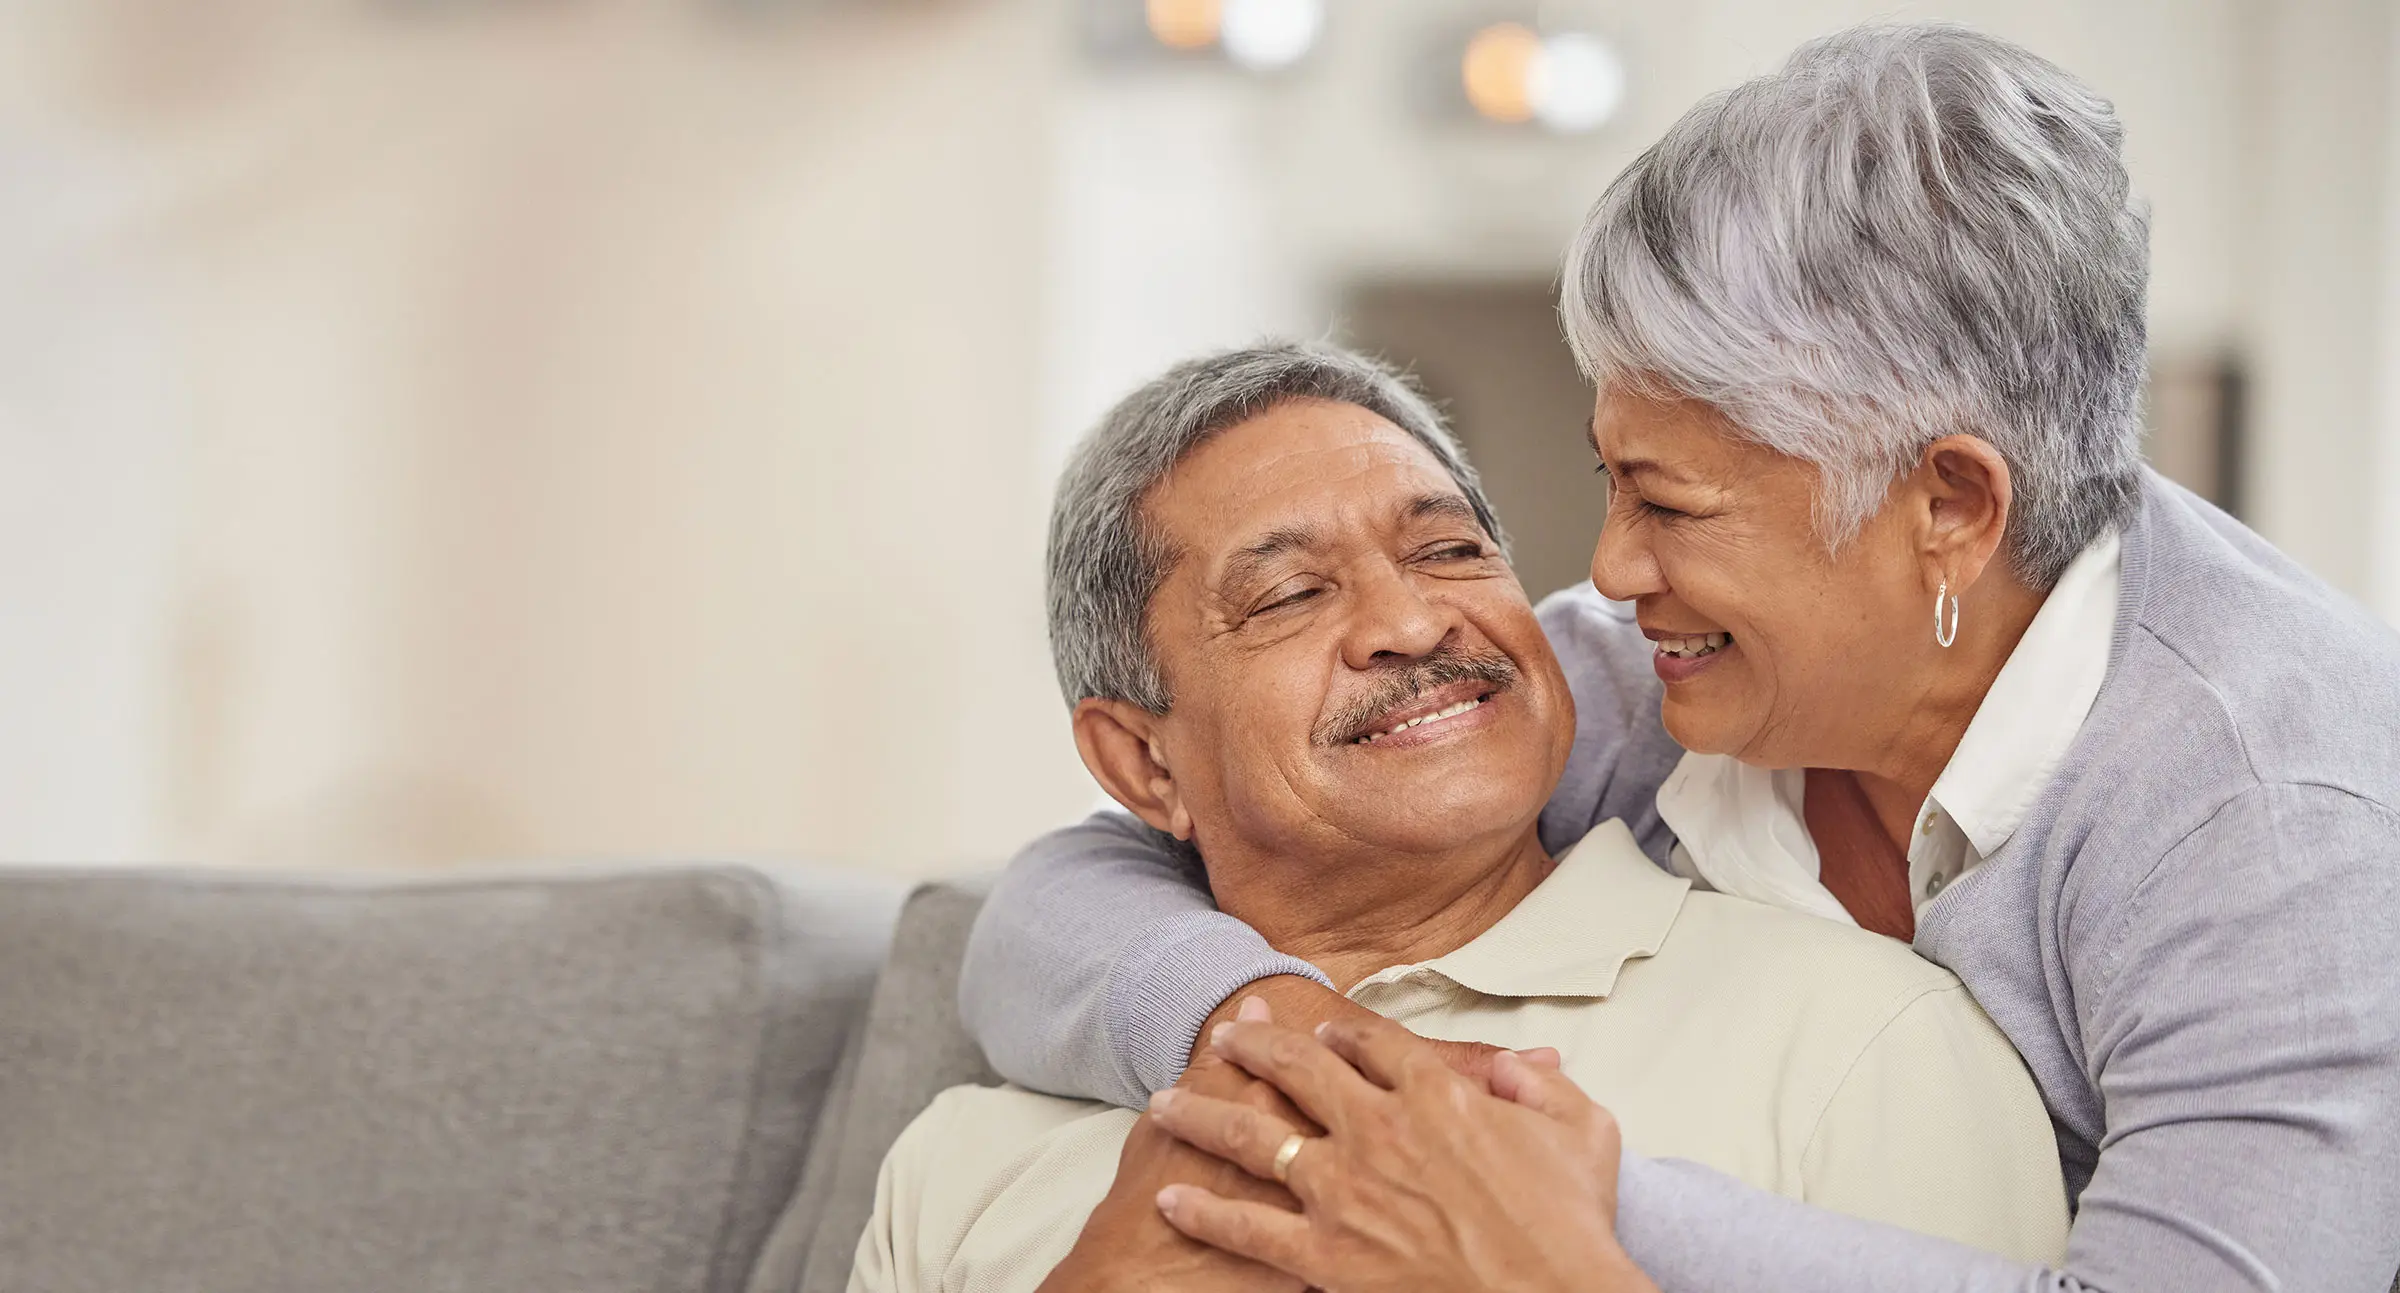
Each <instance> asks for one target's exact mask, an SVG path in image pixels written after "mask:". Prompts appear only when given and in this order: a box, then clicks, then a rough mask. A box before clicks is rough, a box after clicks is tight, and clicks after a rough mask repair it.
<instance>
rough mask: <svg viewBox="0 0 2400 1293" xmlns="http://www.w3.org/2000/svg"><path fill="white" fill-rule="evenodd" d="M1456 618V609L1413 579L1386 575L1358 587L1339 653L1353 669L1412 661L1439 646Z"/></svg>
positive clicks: (1395, 573) (1392, 574) (1394, 572)
mask: <svg viewBox="0 0 2400 1293" xmlns="http://www.w3.org/2000/svg"><path fill="white" fill-rule="evenodd" d="M1457 619H1458V616H1457V612H1456V611H1455V610H1453V609H1452V608H1450V607H1449V606H1447V605H1445V604H1444V603H1442V602H1440V601H1437V600H1435V599H1432V598H1429V597H1427V596H1425V594H1424V592H1423V590H1421V589H1419V588H1418V587H1417V584H1416V581H1414V580H1412V579H1410V578H1409V577H1408V576H1407V575H1405V574H1403V573H1401V572H1400V571H1398V570H1389V571H1385V572H1383V573H1381V574H1380V575H1377V576H1375V577H1373V578H1371V579H1369V580H1367V581H1366V582H1365V583H1364V584H1362V585H1361V586H1360V587H1359V590H1358V606H1357V611H1356V613H1355V614H1354V615H1353V616H1352V618H1351V623H1350V632H1349V633H1348V635H1347V636H1346V637H1345V639H1344V641H1343V644H1342V655H1343V658H1344V660H1345V662H1346V663H1348V664H1349V666H1350V667H1351V668H1353V669H1372V668H1374V667H1375V666H1376V665H1378V664H1382V663H1388V661H1389V659H1390V658H1391V657H1393V656H1399V657H1403V658H1408V659H1414V658H1415V657H1417V656H1421V655H1426V654H1429V653H1431V652H1432V651H1433V649H1434V648H1435V647H1438V646H1440V645H1441V644H1442V641H1443V639H1445V638H1447V637H1449V636H1450V631H1451V630H1452V629H1454V628H1456V627H1457Z"/></svg>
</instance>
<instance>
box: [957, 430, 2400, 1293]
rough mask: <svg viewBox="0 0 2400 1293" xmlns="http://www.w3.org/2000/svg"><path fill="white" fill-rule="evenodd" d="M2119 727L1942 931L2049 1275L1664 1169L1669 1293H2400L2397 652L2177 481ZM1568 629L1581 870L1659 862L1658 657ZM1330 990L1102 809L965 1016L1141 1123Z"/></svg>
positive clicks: (2135, 633) (1547, 613)
mask: <svg viewBox="0 0 2400 1293" xmlns="http://www.w3.org/2000/svg"><path fill="white" fill-rule="evenodd" d="M2122 599H2123V600H2122V603H2121V605H2120V608H2119V611H2118V617H2117V629H2116V640H2115V642H2114V643H2113V644H2112V646H2111V648H2110V653H2109V671H2108V678H2107V681H2106V683H2105V684H2104V685H2103V686H2102V688H2101V690H2100V697H2099V700H2098V701H2097V702H2096V703H2095V704H2094V706H2093V708H2092V713H2091V717H2090V718H2089V719H2087V720H2086V721H2085V723H2084V726H2083V730H2082V732H2081V733H2080V734H2079V735H2078V736H2077V738H2076V741H2075V744H2074V746H2073V747H2072V749H2071V750H2070V751H2069V753H2068V755H2067V758H2066V760H2065V762H2064V763H2063V765H2062V766H2061V767H2060V769H2059V771H2058V774H2057V776H2056V777H2055V779H2054V780H2053V781H2052V782H2051V784H2050V785H2048V786H2047V787H2045V788H2043V790H2042V791H2041V794H2040V798H2039V799H2038V800H2037V801H2036V803H2035V805H2034V807H2033V809H2032V811H2031V812H2030V813H2029V814H2028V815H2027V817H2026V819H2025V822H2024V824H2023V825H2022V826H2020V827H2019V828H2018V830H2017V833H2016V834H2015V836H2014V837H2012V838H2011V839H2010V840H2009V841H2008V843H2007V844H2006V845H2005V846H2004V847H2002V848H2001V850H2000V851H1999V852H1998V853H1997V854H1996V855H1994V856H1993V857H1992V858H1991V859H1989V860H1988V861H1986V862H1984V863H1983V864H1982V865H1981V866H1979V867H1977V868H1976V869H1975V870H1973V871H1972V872H1970V873H1968V875H1967V876H1966V877H1965V878H1964V879H1962V880H1961V881H1960V882H1959V883H1957V884H1955V885H1953V886H1952V887H1951V888H1950V889H1949V890H1948V891H1947V892H1945V893H1944V894H1942V896H1941V897H1940V898H1938V899H1936V900H1935V901H1934V903H1933V904H1932V905H1931V906H1930V907H1928V908H1927V909H1926V910H1925V911H1924V913H1923V914H1922V916H1921V917H1920V919H1919V921H1918V926H1917V941H1916V948H1917V951H1918V952H1920V953H1922V954H1923V955H1925V956H1926V957H1928V958H1929V959H1931V960H1933V961H1935V962H1938V963H1940V964H1942V965H1944V966H1947V967H1949V968H1950V969H1951V970H1952V971H1954V972H1956V973H1957V974H1958V976H1959V977H1960V978H1961V979H1964V980H1965V981H1966V984H1967V986H1968V988H1969V989H1970V990H1972V991H1973V992H1974V994H1975V997H1976V999H1977V1000H1978V1001H1980V1002H1982V1003H1983V1007H1984V1009H1985V1010H1986V1011H1988V1012H1989V1013H1990V1014H1991V1016H1992V1018H1993V1019H1994V1020H1995V1021H1996V1022H1998V1024H1999V1025H2000V1027H2001V1029H2002V1030H2003V1031H2004V1032H2006V1033H2007V1034H2008V1037H2009V1040H2010V1041H2012V1042H2014V1043H2015V1044H2016V1047H2017V1049H2018V1050H2019V1051H2020V1052H2022V1053H2023V1054H2024V1056H2025V1061H2026V1063H2027V1064H2028V1065H2029V1066H2030V1067H2031V1069H2032V1071H2033V1075H2034V1079H2035V1080H2036V1082H2038V1083H2039V1084H2040V1087H2041V1090H2042V1096H2043V1099H2044V1101H2045V1102H2046V1103H2048V1105H2049V1107H2050V1113H2051V1117H2052V1119H2053V1120H2054V1121H2055V1123H2056V1125H2057V1129H2058V1144H2059V1152H2060V1154H2061V1156H2062V1158H2063V1160H2064V1162H2065V1165H2066V1179H2067V1185H2068V1190H2069V1194H2070V1198H2071V1199H2072V1200H2073V1201H2074V1202H2075V1205H2076V1209H2077V1210H2076V1216H2075V1225H2074V1230H2073V1232H2072V1235H2071V1237H2070V1240H2069V1243H2068V1251H2067V1257H2066V1261H2065V1264H2064V1265H2063V1267H2061V1268H2060V1269H2057V1270H2037V1269H2035V1268H2032V1267H2025V1266H2019V1265H2016V1264H2014V1263H2011V1262H2008V1261H2005V1260H2002V1259H2000V1258H1997V1257H1993V1256H1989V1255H1986V1254H1982V1253H1978V1252H1974V1251H1971V1250H1968V1249H1966V1248H1962V1247H1958V1246H1955V1245H1952V1244H1950V1243H1947V1242H1945V1241H1941V1240H1935V1239H1928V1238H1925V1237H1922V1236H1918V1235H1914V1234H1909V1233H1906V1232H1903V1231H1900V1230H1897V1229H1894V1228H1890V1227H1886V1226H1881V1225H1877V1224H1874V1223H1870V1222H1864V1221H1858V1220H1854V1219H1851V1218H1848V1217H1842V1216H1838V1215H1835V1214H1833V1213H1829V1212H1823V1211H1819V1210H1817V1209H1813V1208H1809V1207H1807V1206H1805V1205H1802V1204H1799V1203H1794V1202H1791V1201H1788V1200H1785V1199H1782V1198H1779V1197H1777V1196H1774V1195H1770V1194H1766V1193H1763V1192H1761V1191H1758V1190H1754V1189H1751V1188H1749V1187H1747V1186H1744V1185H1741V1184H1739V1183H1737V1182H1735V1181H1733V1180H1732V1179H1730V1178H1728V1177H1725V1176H1722V1175H1719V1174H1718V1173H1716V1172H1713V1171H1710V1170H1709V1169H1707V1168H1703V1167H1700V1166H1698V1165H1695V1164H1691V1163H1686V1162H1681V1161H1675V1160H1656V1161H1653V1160H1645V1159H1640V1158H1635V1157H1631V1156H1629V1157H1628V1159H1627V1160H1626V1163H1625V1166H1624V1169H1623V1172H1622V1176H1621V1181H1622V1203H1621V1211H1620V1215H1619V1217H1618V1228H1619V1232H1620V1234H1621V1235H1622V1236H1623V1239H1624V1242H1625V1245H1626V1247H1627V1249H1628V1250H1629V1251H1630V1252H1631V1253H1632V1255H1633V1256H1634V1258H1635V1259H1636V1260H1637V1261H1639V1262H1640V1263H1641V1264H1642V1266H1643V1267H1644V1268H1645V1269H1646V1270H1648V1271H1649V1272H1650V1273H1651V1275H1652V1276H1653V1277H1654V1278H1655V1279H1657V1280H1658V1282H1659V1284H1660V1285H1661V1286H1662V1287H1664V1288H1666V1289H1669V1290H1679V1289H1689V1290H1714V1291H1716V1293H1740V1291H1744V1290H1753V1289H1755V1290H1759V1291H1760V1293H1765V1291H1767V1290H1776V1291H1777V1293H1861V1291H1872V1293H1882V1291H1885V1290H1888V1291H1889V1293H1933V1291H1936V1290H1974V1291H1976V1293H1986V1291H1988V1293H2001V1291H2002V1290H2011V1291H2014V1290H2075V1289H2095V1290H2107V1291H2109V1293H2134V1291H2135V1290H2158V1291H2159V1293H2199V1291H2202V1290H2213V1289H2289V1290H2311V1291H2315V1290H2328V1291H2338V1290H2356V1291H2357V1293H2370V1291H2372V1293H2383V1290H2385V1289H2386V1287H2387V1285H2388V1284H2389V1282H2390V1281H2391V1280H2392V1277H2393V1271H2394V1267H2395V1266H2396V1265H2400V640H2396V639H2395V638H2394V636H2393V634H2392V633H2391V632H2390V631H2389V630H2388V629H2387V628H2385V627H2384V626H2383V625H2382V624H2380V623H2377V622H2375V621H2374V620H2372V619H2371V618H2370V617H2369V616H2367V614H2366V613H2365V612H2363V611H2362V610H2361V609H2360V608H2359V607H2358V606H2356V605H2355V604H2353V603H2352V602H2350V601H2348V600H2347V599H2345V598H2343V597H2342V596H2340V595H2339V594H2337V593H2335V592H2333V591H2332V590H2330V589H2328V588H2327V587H2325V586H2324V585H2323V584H2321V583H2319V582H2318V581H2317V580H2315V579H2314V578H2312V577H2310V576H2309V575H2308V574H2307V573H2306V572H2304V571H2302V570H2301V569H2300V568H2299V567H2297V566H2295V565H2294V564H2293V563H2292V562H2290V561H2289V560H2287V559H2286V558H2284V557H2283V556H2282V554H2280V553H2278V552H2276V551H2275V550H2274V549H2273V548H2272V547H2270V546H2269V545H2268V544H2267V543H2266V542H2265V541H2264V540H2261V539H2260V538H2259V537H2258V536H2257V535H2255V534H2253V533H2251V532H2250V531H2249V530H2247V529H2244V528H2243V527H2242V526H2241V525H2240V524H2238V523H2236V522H2235V521H2233V520H2232V519H2231V518H2229V517H2227V516H2225V515H2224V514H2223V513H2221V512H2218V511H2217V510H2216V509H2214V508H2212V507H2210V506H2208V505H2207V504H2206V503H2203V502H2201V501H2200V500H2198V499H2196V498H2194V497H2193V496H2191V495H2190V494H2188V493H2186V492H2184V491H2182V490H2180V489H2178V488H2176V487H2175V486H2173V485H2170V484H2167V483H2166V482H2165V481H2164V480H2162V479H2159V478H2157V477H2156V476H2152V477H2151V478H2150V479H2149V481H2148V482H2147V485H2146V488H2145V490H2144V497H2143V503H2142V508H2141V511H2140V513H2139V515H2138V516H2137V517H2136V519H2135V520H2134V521H2133V522H2132V523H2131V524H2130V525H2129V526H2128V528H2127V529H2126V532H2125V544H2124V579H2123V592H2122ZM1541 618H1542V622H1543V624H1544V626H1545V627H1546V628H1547V630H1548V631H1549V635H1550V640H1551V642H1552V643H1553V644H1554V645H1555V646H1556V648H1557V650H1558V654H1559V657H1560V660H1561V662H1562V663H1563V664H1564V665H1565V668H1566V671H1567V677H1568V679H1569V681H1570V683H1571V684H1572V686H1573V688H1574V693H1575V703H1576V707H1577V714H1578V725H1577V728H1576V733H1575V750H1574V755H1573V757H1572V758H1571V759H1570V760H1569V762H1568V765H1567V772H1566V776H1565V779H1564V780H1563V781H1562V782H1561V783H1560V785H1559V787H1558V791H1557V794H1556V796H1555V797H1554V798H1553V799H1552V800H1551V801H1550V804H1549V806H1548V808H1547V809H1545V810H1544V812H1543V815H1542V822H1541V831H1542V838H1543V840H1544V842H1545V843H1546V844H1548V845H1549V846H1550V847H1551V848H1552V849H1554V850H1555V849H1558V848H1561V847H1563V846H1565V845H1567V844H1570V843H1572V842H1573V841H1574V840H1575V839H1577V838H1579V837H1580V836H1581V835H1582V833H1583V832H1584V831H1585V830H1587V829H1589V828H1590V827H1591V826H1592V825H1593V824H1594V823H1596V822H1599V821H1602V820H1605V819H1607V818H1610V817H1622V818H1624V819H1625V820H1626V821H1627V822H1628V823H1630V824H1631V825H1632V826H1633V828H1634V832H1635V834H1636V835H1637V836H1638V837H1639V838H1640V839H1641V840H1642V842H1643V846H1644V847H1645V848H1646V849H1648V850H1649V852H1650V853H1651V854H1652V856H1653V857H1659V858H1663V857H1664V855H1665V853H1666V850H1667V848H1668V846H1669V844H1670V837H1669V835H1668V833H1667V831H1666V828H1665V826H1664V825H1663V824H1662V823H1661V822H1660V821H1659V818H1658V812H1657V809H1656V806H1655V803H1654V800H1655V797H1656V795H1657V791H1658V786H1659V783H1660V782H1661V781H1662V780H1664V779H1665V777H1666V774H1667V772H1668V770H1669V769H1670V768H1672V767H1673V766H1674V763H1675V760H1676V759H1677V758H1678V757H1679V756H1680V753H1681V752H1680V751H1679V750H1678V749H1677V748H1676V747H1675V745H1674V743H1673V742H1672V741H1671V740H1670V739H1669V738H1668V737H1667V735H1666V733H1665V731H1664V730H1663V729H1662V728H1661V727H1660V725H1659V719H1658V683H1657V681H1656V680H1655V678H1654V676H1653V675H1652V673H1651V669H1650V664H1649V655H1650V650H1649V644H1648V643H1647V642H1646V641H1644V640H1643V639H1642V638H1641V637H1640V636H1639V634H1638V632H1637V631H1636V629H1635V626H1634V625H1633V623H1632V621H1631V614H1630V611H1629V610H1628V608H1626V607H1624V606H1622V605H1618V604H1614V603H1610V602H1607V601H1604V600H1602V599H1601V598H1600V597H1599V596H1598V595H1597V594H1596V593H1594V592H1593V591H1592V590H1591V589H1590V588H1589V587H1584V588H1578V589H1573V590H1569V591H1567V592H1562V593H1559V594H1557V595H1555V596H1553V597H1551V598H1549V599H1548V600H1546V601H1545V602H1544V603H1543V605H1542V608H1541ZM1277 973H1301V974H1307V975H1310V976H1312V977H1317V978H1320V979H1322V977H1323V976H1322V975H1319V974H1318V973H1317V971H1316V970H1315V969H1314V967H1311V966H1308V965H1306V964H1305V963H1302V962H1297V961H1294V960H1292V959H1291V958H1288V957H1284V956H1280V955H1278V954H1276V953H1275V952H1274V951H1272V950H1271V949H1269V948H1268V947H1267V945H1266V943H1265V942H1264V941H1263V940H1261V939H1260V938H1259V937H1258V935H1257V934H1256V933H1254V932H1252V931H1251V930H1250V928H1249V927H1248V926H1246V925H1243V924H1242V923H1241V922H1239V921H1237V920H1235V919H1233V918H1232V917H1229V916H1225V915H1223V914H1221V913H1218V912H1217V911H1216V910H1215V909H1214V908H1213V906H1212V905H1211V903H1210V901H1209V898H1208V894H1207V892H1206V890H1205V889H1204V887H1203V884H1202V877H1201V876H1200V875H1199V873H1198V872H1197V871H1196V870H1194V869H1191V868H1190V867H1188V866H1186V865H1183V864H1179V863H1177V862H1176V861H1174V860H1173V859H1171V858H1170V857H1169V856H1168V855H1167V854H1166V853H1165V852H1164V851H1163V850H1161V849H1159V848H1158V847H1157V846H1156V845H1155V844H1153V843H1152V842H1151V841H1150V840H1149V839H1148V838H1147V837H1146V836H1145V835H1144V834H1143V833H1142V831H1141V830H1140V829H1139V828H1138V827H1136V826H1135V825H1134V824H1133V823H1132V820H1131V819H1130V818H1126V817H1123V816H1121V815H1117V814H1109V813H1103V814H1100V815H1097V816H1095V817H1093V818H1091V819H1090V820H1088V821H1086V822H1084V823H1082V824H1080V825H1077V826H1073V827H1070V828H1068V829H1065V830H1062V831H1058V832H1055V833H1053V834H1051V835H1048V836H1046V837H1044V838H1043V839H1041V840H1039V841H1037V842H1035V843H1034V845H1033V846H1032V847H1030V848H1029V849H1027V850H1026V851H1025V853H1024V854H1023V855H1022V856H1020V857H1019V858H1018V859H1017V860H1016V862H1015V863H1014V864H1013V865H1012V866H1011V867H1010V868H1009V871H1008V874H1007V876H1006V877H1005V878H1004V880H1003V881H1002V882H1001V885H1000V887H999V890H998V892H997V893H995V894H994V895H993V898H992V901H991V903H990V904H989V905H988V906H986V907H985V908H984V911H983V915H982V917H981V919H980V920H979V921H978V923H977V925H976V928H975V935H974V938H973V940H972V942H971V943H970V944H969V946H968V949H967V961H966V967H965V972H964V974H963V976H962V980H961V986H960V1003H961V1005H962V1006H963V1008H964V1010H965V1015H966V1020H967V1026H968V1027H969V1028H970V1029H972V1030H973V1031H974V1032H975V1033H976V1035H977V1037H978V1038H979V1040H980V1041H981V1042H982V1043H983V1046H984V1049H985V1051H986V1052H987V1053H988V1054H989V1056H990V1058H991V1060H992V1063H993V1065H994V1066H995V1067H997V1068H998V1069H999V1070H1000V1071H1001V1072H1002V1073H1005V1074H1007V1075H1008V1076H1009V1077H1010V1078H1012V1079H1014V1080H1016V1081H1018V1082H1021V1083H1023V1084H1025V1085H1027V1086H1031V1087H1035V1088H1039V1089H1042V1090H1047V1091H1057V1092H1066V1093H1072V1094H1078V1095H1084V1096H1090V1097H1094V1098H1098V1099H1103V1100H1108V1101H1112V1102H1114V1103H1117V1104H1121V1105H1127V1106H1138V1105H1139V1104H1140V1102H1141V1101H1142V1100H1143V1099H1145V1098H1146V1096H1147V1095H1148V1093H1149V1092H1150V1091H1151V1090H1153V1089H1155V1088H1158V1087H1163V1086H1166V1085H1168V1084H1169V1083H1171V1082H1172V1081H1174V1079H1175V1078H1176V1077H1177V1076H1178V1075H1179V1074H1180V1073H1181V1071H1182V1068H1183V1064H1184V1060H1185V1057H1186V1056H1187V1055H1188V1053H1189V1052H1190V1049H1191V1046H1192V1042H1193V1040H1194V1038H1195V1036H1196V1035H1197V1032H1198V1028H1199V1025H1200V1022H1201V1020H1202V1019H1203V1018H1204V1017H1205V1016H1206V1015H1207V1014H1208V1012H1209V1011H1210V1010H1212V1009H1213V1008H1215V1006H1216V1005H1217V1004H1218V1003H1219V1002H1220V1001H1222V1000H1223V999H1224V998H1225V997H1226V996H1227V995H1228V994H1230V993H1232V992H1233V991H1234V990H1235V989H1236V988H1238V987H1240V986H1241V985H1242V984H1244V983H1247V982H1249V981H1251V980H1253V979H1256V978H1258V977H1261V976H1264V975H1268V974H1277Z"/></svg>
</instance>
